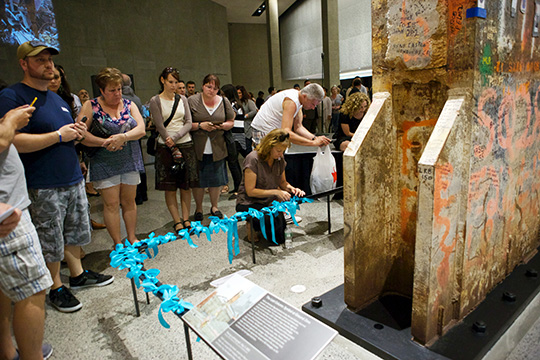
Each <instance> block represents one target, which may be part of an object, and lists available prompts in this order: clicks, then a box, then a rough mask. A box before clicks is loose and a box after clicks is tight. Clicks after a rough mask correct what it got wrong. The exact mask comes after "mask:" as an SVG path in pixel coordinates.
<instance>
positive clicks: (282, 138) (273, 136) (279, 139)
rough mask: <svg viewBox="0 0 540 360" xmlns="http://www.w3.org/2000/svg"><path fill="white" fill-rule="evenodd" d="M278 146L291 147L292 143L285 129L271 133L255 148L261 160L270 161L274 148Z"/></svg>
mask: <svg viewBox="0 0 540 360" xmlns="http://www.w3.org/2000/svg"><path fill="white" fill-rule="evenodd" d="M278 145H285V146H286V147H289V146H290V145H291V142H290V140H289V133H288V132H287V131H285V130H283V129H275V130H272V131H270V132H269V133H268V134H267V135H266V136H265V137H264V138H263V139H262V140H261V143H260V144H259V145H257V147H256V148H255V150H256V151H257V153H258V154H259V159H261V160H262V161H266V160H268V158H269V157H270V152H271V151H272V148H274V147H275V146H278Z"/></svg>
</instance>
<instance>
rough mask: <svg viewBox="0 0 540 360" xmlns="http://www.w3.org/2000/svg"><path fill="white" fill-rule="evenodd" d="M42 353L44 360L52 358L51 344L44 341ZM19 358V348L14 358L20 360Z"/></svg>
mask: <svg viewBox="0 0 540 360" xmlns="http://www.w3.org/2000/svg"><path fill="white" fill-rule="evenodd" d="M41 353H42V354H43V360H47V359H48V358H50V357H51V355H52V353H53V347H52V346H51V344H47V343H44V344H43V345H41ZM19 359H20V355H19V350H17V355H15V357H14V358H13V360H19Z"/></svg>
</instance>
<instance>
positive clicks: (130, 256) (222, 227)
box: [110, 196, 313, 329]
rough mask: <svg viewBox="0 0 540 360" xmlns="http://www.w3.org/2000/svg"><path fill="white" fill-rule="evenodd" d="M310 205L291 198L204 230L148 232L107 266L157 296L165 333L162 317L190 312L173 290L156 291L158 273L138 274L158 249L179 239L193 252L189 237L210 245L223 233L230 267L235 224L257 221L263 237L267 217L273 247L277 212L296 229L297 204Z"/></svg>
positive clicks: (196, 224) (214, 221)
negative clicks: (285, 215) (288, 217)
mask: <svg viewBox="0 0 540 360" xmlns="http://www.w3.org/2000/svg"><path fill="white" fill-rule="evenodd" d="M310 202H313V200H311V199H306V198H297V197H296V196H295V197H293V198H291V200H289V201H284V202H281V203H280V202H277V201H274V202H273V203H272V205H271V206H269V207H265V208H263V209H261V211H259V210H256V209H252V208H250V209H249V210H248V211H246V212H237V213H236V214H234V215H233V216H231V217H230V218H227V217H224V218H223V219H219V218H218V217H216V216H210V217H209V219H210V225H209V226H208V227H206V226H204V225H202V224H201V223H200V221H193V222H191V229H190V230H187V229H182V230H180V231H179V232H178V233H177V234H174V233H167V234H165V235H158V236H156V235H155V233H153V232H152V233H151V234H149V235H148V238H147V239H144V240H141V241H139V242H136V243H134V244H131V243H130V242H129V241H127V240H126V242H125V243H124V244H118V245H116V247H115V249H114V250H113V251H112V252H111V254H110V258H111V266H112V267H114V268H118V270H123V269H128V270H129V271H128V273H127V274H126V277H127V278H128V279H133V281H134V283H135V285H136V286H137V288H140V287H141V286H142V287H143V289H144V291H145V292H147V293H149V292H152V293H153V294H154V295H161V298H162V299H163V301H162V303H161V305H160V307H159V313H158V318H159V322H160V323H161V325H162V326H164V327H165V328H167V329H168V328H170V325H169V324H168V323H167V322H166V321H165V319H164V318H163V315H162V313H163V312H170V311H172V312H174V313H176V314H181V313H183V312H184V311H186V310H189V309H191V308H193V304H191V303H189V302H187V301H184V300H182V299H180V298H179V297H178V296H177V294H178V287H177V286H173V285H167V284H162V285H160V286H159V287H158V286H157V285H156V284H157V283H158V282H159V280H158V278H157V276H158V275H159V273H160V271H159V270H158V269H148V270H142V269H143V264H144V261H145V260H146V259H148V258H154V257H156V256H157V254H158V253H159V251H158V246H159V245H162V244H166V243H168V242H172V241H176V240H178V239H181V240H186V242H187V243H188V245H189V246H190V247H192V248H197V247H198V246H197V245H196V244H195V243H193V240H192V239H191V235H196V236H197V237H198V238H200V235H201V234H202V233H204V234H205V235H206V238H207V239H208V241H212V238H211V235H212V234H213V233H215V234H218V233H219V232H220V231H223V232H226V233H227V252H228V255H229V256H228V257H229V263H232V259H233V257H234V256H236V255H238V254H239V253H240V247H239V236H238V221H245V220H246V219H247V217H248V216H251V217H252V218H254V219H258V220H259V222H260V224H261V230H262V233H263V234H264V235H265V237H266V229H265V222H264V216H270V225H271V227H272V241H273V242H274V243H276V240H275V229H274V218H275V217H276V216H277V215H278V214H279V213H280V212H288V213H289V214H290V215H291V216H292V218H293V222H294V224H295V225H296V226H298V223H297V222H296V219H295V214H296V211H297V209H298V207H299V204H301V203H310ZM141 279H142V284H141Z"/></svg>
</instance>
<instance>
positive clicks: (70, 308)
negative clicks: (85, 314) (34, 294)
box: [49, 285, 82, 313]
mask: <svg viewBox="0 0 540 360" xmlns="http://www.w3.org/2000/svg"><path fill="white" fill-rule="evenodd" d="M49 301H50V303H51V305H52V306H53V307H54V308H55V309H56V310H58V311H60V312H64V313H70V312H75V311H77V310H80V309H81V308H82V304H81V302H80V301H79V300H77V298H76V297H75V296H73V294H72V293H71V291H70V290H69V289H68V288H67V287H65V286H63V285H62V286H61V287H59V288H58V289H55V290H51V291H49Z"/></svg>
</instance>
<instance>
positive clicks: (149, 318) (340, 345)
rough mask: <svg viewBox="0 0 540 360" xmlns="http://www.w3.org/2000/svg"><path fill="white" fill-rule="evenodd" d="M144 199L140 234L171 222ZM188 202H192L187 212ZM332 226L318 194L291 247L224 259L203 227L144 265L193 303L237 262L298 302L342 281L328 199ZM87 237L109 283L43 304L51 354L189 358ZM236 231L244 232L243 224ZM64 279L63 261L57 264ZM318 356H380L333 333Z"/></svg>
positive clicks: (202, 355)
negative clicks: (66, 305)
mask: <svg viewBox="0 0 540 360" xmlns="http://www.w3.org/2000/svg"><path fill="white" fill-rule="evenodd" d="M147 168H148V171H149V184H148V188H149V189H153V171H152V168H153V167H152V166H148V167H147ZM148 198H149V199H148V201H147V202H145V203H144V204H143V205H141V206H139V208H138V224H137V233H138V234H139V237H140V238H144V237H146V235H147V234H148V233H150V232H152V231H155V232H156V234H165V233H167V232H169V231H171V230H172V220H171V218H170V215H169V213H168V211H167V209H166V207H165V201H164V196H163V193H162V192H158V191H155V190H150V191H149V192H148ZM90 202H91V204H92V210H91V211H92V217H93V218H94V219H95V220H97V221H100V222H101V221H102V220H103V217H102V211H103V206H102V204H101V199H100V198H99V197H95V198H91V199H90ZM234 206H235V202H234V201H233V200H228V195H224V196H222V197H221V200H220V210H221V211H222V212H223V213H224V214H227V215H232V214H234V212H235V211H234ZM193 209H194V205H192V213H193ZM204 212H205V221H206V222H207V215H208V213H209V199H208V196H205V207H204ZM331 212H332V230H333V231H332V234H331V235H328V229H327V222H326V218H327V216H326V203H323V202H316V203H314V204H304V205H302V206H301V211H300V212H299V215H300V216H301V217H302V218H303V221H302V222H301V223H300V227H294V229H293V234H294V237H293V247H292V248H291V249H282V248H281V247H260V248H258V249H257V264H253V263H252V261H251V248H250V245H249V244H248V243H247V242H245V241H241V243H240V254H239V255H238V256H237V257H235V258H234V259H233V261H232V263H229V261H228V257H227V246H226V243H225V235H224V234H223V233H220V234H217V235H214V236H213V237H212V241H208V240H207V239H206V238H205V236H204V235H203V236H202V237H201V238H200V239H196V238H195V239H194V241H195V243H196V244H197V245H199V247H198V248H197V249H192V248H190V247H189V246H188V245H187V244H186V243H185V242H183V241H176V242H173V243H169V244H166V245H163V246H161V247H160V248H159V255H158V256H157V257H156V258H155V259H152V260H149V261H146V262H145V267H147V268H157V269H159V270H161V274H160V276H159V277H160V280H161V281H162V282H163V283H167V284H173V285H177V286H178V287H179V288H180V296H181V297H183V298H184V299H185V300H187V301H189V302H191V303H193V304H197V303H199V302H200V301H201V300H203V299H204V298H205V297H206V296H208V295H209V294H210V293H211V292H212V290H213V288H212V287H211V285H210V282H211V281H213V280H215V279H218V278H220V277H223V276H225V275H229V274H232V273H234V272H236V271H238V270H241V269H247V270H250V271H252V272H253V273H252V274H251V275H249V276H248V279H249V280H251V281H253V282H254V283H256V284H258V285H259V286H261V287H263V288H264V289H266V290H268V291H270V292H272V293H274V294H275V295H276V296H278V297H280V298H282V299H284V300H285V301H287V302H288V303H290V304H291V305H293V306H295V307H297V308H300V307H301V306H302V305H303V304H304V303H306V302H308V301H309V300H310V299H311V298H312V297H314V296H317V295H320V294H323V293H325V292H327V291H329V290H331V289H333V288H334V287H336V286H338V285H340V284H342V283H343V204H342V202H341V201H340V200H338V201H333V202H332V204H331ZM92 237H93V242H92V244H90V245H88V246H86V247H85V251H86V253H87V256H86V258H85V259H84V260H83V263H84V266H85V267H86V268H89V269H92V270H96V271H100V272H104V273H106V274H111V275H114V276H115V278H116V279H115V281H114V283H113V284H112V285H110V286H107V287H104V288H92V289H85V290H80V291H77V292H76V293H75V294H76V296H77V297H78V298H79V299H80V300H81V302H82V303H83V308H82V309H81V310H80V311H78V312H76V313H72V314H63V313H60V312H58V311H56V310H54V309H52V308H51V307H50V306H49V305H47V309H46V321H45V327H46V328H45V341H47V342H49V343H51V344H52V345H53V346H54V354H53V356H52V359H81V360H85V359H119V360H120V359H158V358H175V359H187V354H186V347H185V338H184V330H183V326H182V322H181V320H180V319H178V318H177V317H175V316H174V315H171V314H170V313H167V314H165V315H164V317H165V319H166V321H167V322H168V323H169V324H170V325H171V328H170V329H166V328H164V327H162V326H161V325H160V323H159V321H158V307H159V304H160V302H159V300H158V299H156V298H153V297H151V299H150V300H151V302H150V304H149V305H147V304H146V303H145V302H144V294H143V292H142V291H139V303H140V306H141V316H140V317H136V316H135V309H134V304H133V299H132V294H131V288H130V282H129V280H128V279H127V278H126V270H123V271H119V270H116V269H114V268H111V267H110V265H109V253H110V250H111V247H112V242H111V240H110V238H109V236H108V234H107V231H106V230H98V231H94V232H93V236H92ZM240 237H241V238H244V237H245V230H244V229H243V226H241V227H240ZM62 274H63V279H64V281H65V282H67V280H68V279H67V276H68V272H67V269H65V268H63V269H62ZM294 285H304V286H305V287H306V291H305V292H303V293H300V294H298V293H294V292H292V291H291V290H290V289H291V287H292V286H294ZM539 340H540V320H537V321H536V322H535V324H534V326H533V327H532V329H531V330H530V331H529V332H528V334H527V336H525V337H524V338H523V340H522V341H521V342H520V343H519V344H518V346H517V347H516V349H515V350H514V351H513V352H512V354H510V357H509V359H513V360H517V359H539V358H540V341H539ZM192 346H193V355H194V356H193V357H194V359H217V358H218V357H217V356H216V355H215V354H214V353H213V352H212V351H211V350H210V349H209V348H208V346H206V345H205V344H204V343H203V342H195V338H194V335H193V334H192ZM318 359H339V360H348V359H378V357H376V356H374V355H373V354H371V353H369V352H368V351H367V350H365V349H363V348H361V347H360V346H358V345H356V344H354V343H352V342H350V341H349V340H347V339H345V338H344V337H342V336H339V335H338V336H337V337H336V338H335V339H334V340H333V341H332V342H331V343H330V345H329V346H327V347H326V348H325V349H324V350H323V352H322V353H321V354H320V355H319V357H318Z"/></svg>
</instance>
